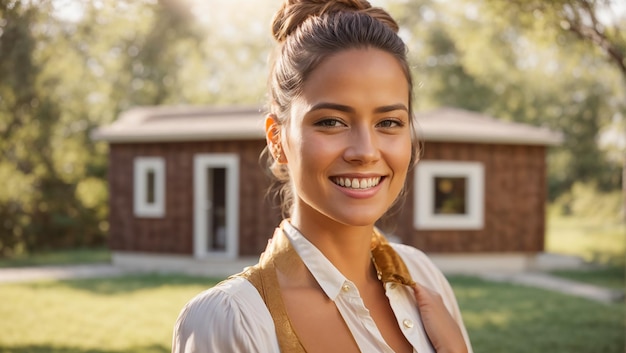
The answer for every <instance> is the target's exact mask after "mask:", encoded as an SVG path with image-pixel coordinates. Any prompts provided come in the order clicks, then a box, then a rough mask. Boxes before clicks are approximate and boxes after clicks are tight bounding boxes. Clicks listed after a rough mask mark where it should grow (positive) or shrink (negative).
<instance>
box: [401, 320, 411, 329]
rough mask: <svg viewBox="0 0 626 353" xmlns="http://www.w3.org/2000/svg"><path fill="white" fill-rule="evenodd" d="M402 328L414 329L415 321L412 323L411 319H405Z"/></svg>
mask: <svg viewBox="0 0 626 353" xmlns="http://www.w3.org/2000/svg"><path fill="white" fill-rule="evenodd" d="M402 326H404V328H412V327H413V321H411V320H409V319H404V320H402Z"/></svg>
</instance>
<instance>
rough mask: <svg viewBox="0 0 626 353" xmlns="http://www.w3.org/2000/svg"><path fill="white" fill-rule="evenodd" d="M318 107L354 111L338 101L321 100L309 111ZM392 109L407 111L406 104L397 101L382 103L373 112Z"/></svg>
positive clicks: (347, 111)
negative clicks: (395, 102)
mask: <svg viewBox="0 0 626 353" xmlns="http://www.w3.org/2000/svg"><path fill="white" fill-rule="evenodd" d="M320 109H331V110H338V111H341V112H346V113H354V112H355V109H354V108H352V107H350V106H348V105H343V104H338V103H330V102H321V103H317V104H315V105H313V106H312V107H311V109H309V112H312V111H315V110H320ZM394 110H404V111H407V112H408V111H409V108H407V107H406V105H404V104H402V103H398V104H391V105H384V106H382V107H377V108H376V109H374V113H388V112H392V111H394Z"/></svg>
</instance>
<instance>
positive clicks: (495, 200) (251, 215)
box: [109, 140, 546, 256]
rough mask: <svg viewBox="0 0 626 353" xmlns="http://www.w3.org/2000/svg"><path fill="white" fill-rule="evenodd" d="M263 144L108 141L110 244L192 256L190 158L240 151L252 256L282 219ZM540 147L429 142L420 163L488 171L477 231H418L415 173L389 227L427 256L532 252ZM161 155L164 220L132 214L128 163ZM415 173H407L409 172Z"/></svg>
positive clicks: (540, 195) (242, 227)
mask: <svg viewBox="0 0 626 353" xmlns="http://www.w3.org/2000/svg"><path fill="white" fill-rule="evenodd" d="M264 145H265V141H262V140H257V141H249V140H242V141H208V142H176V143H134V144H118V143H115V144H111V148H110V166H109V184H110V195H111V197H110V216H109V219H110V247H111V249H112V250H114V251H138V252H152V253H168V254H186V255H191V254H193V214H194V212H193V191H192V185H193V158H194V155H196V154H200V153H238V154H239V156H240V186H239V190H240V194H241V195H240V196H241V199H240V200H241V201H240V215H239V240H240V241H239V255H241V256H248V255H252V256H256V255H257V254H259V253H260V252H261V251H262V250H263V249H264V248H265V245H266V243H267V239H268V238H269V237H270V236H271V234H272V232H273V229H274V228H275V227H276V225H277V224H278V223H279V221H280V217H279V214H280V212H279V210H278V209H276V208H274V207H272V205H270V203H269V202H268V201H267V200H266V198H265V191H266V189H267V186H268V183H269V182H268V178H267V176H266V175H265V174H264V173H263V172H262V168H261V167H260V166H259V162H258V156H259V153H260V151H261V150H262V149H263V147H264ZM545 153H546V148H545V147H544V146H523V145H495V144H466V143H441V142H426V143H425V146H424V151H423V156H422V160H446V161H478V162H482V163H483V164H484V168H485V169H484V171H485V215H484V217H485V221H484V228H483V229H481V230H470V231H467V230H419V231H418V230H415V229H414V226H413V224H414V222H413V217H414V211H415V205H414V204H413V195H412V192H413V188H412V181H413V175H409V177H408V180H409V192H408V195H407V198H406V201H405V203H404V205H403V207H402V209H401V212H400V213H399V215H398V216H397V218H395V219H394V220H393V222H391V224H392V225H393V229H392V230H391V232H392V233H393V234H395V235H397V236H399V237H400V238H401V240H402V242H404V243H406V244H410V245H413V246H415V247H417V248H419V249H421V250H423V251H425V252H428V253H485V252H537V251H542V250H543V248H544V227H545V225H544V218H545V200H546V166H545ZM139 156H142V157H148V156H162V157H163V158H164V159H165V170H166V171H165V174H166V177H165V180H166V181H165V187H166V191H165V193H166V209H165V216H164V217H163V218H137V217H136V216H135V215H134V214H133V161H134V158H136V157H139ZM411 174H412V173H411Z"/></svg>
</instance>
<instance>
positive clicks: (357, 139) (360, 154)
mask: <svg viewBox="0 0 626 353" xmlns="http://www.w3.org/2000/svg"><path fill="white" fill-rule="evenodd" d="M349 139H350V140H349V141H348V147H347V148H346V150H345V152H344V159H345V160H346V161H348V162H351V163H360V164H367V163H372V162H374V161H377V160H378V159H379V158H380V149H379V146H378V141H377V138H376V134H375V132H374V131H372V130H371V129H370V128H369V127H355V128H354V129H353V130H352V131H351V133H350V134H349Z"/></svg>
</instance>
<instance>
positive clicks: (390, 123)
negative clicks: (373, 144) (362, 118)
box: [376, 119, 404, 127]
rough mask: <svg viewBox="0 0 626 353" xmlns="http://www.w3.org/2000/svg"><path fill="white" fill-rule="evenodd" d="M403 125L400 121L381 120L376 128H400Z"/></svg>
mask: <svg viewBox="0 0 626 353" xmlns="http://www.w3.org/2000/svg"><path fill="white" fill-rule="evenodd" d="M403 125H404V124H403V123H402V122H401V121H397V120H391V119H388V120H383V121H381V122H379V123H378V124H376V126H378V127H401V126H403Z"/></svg>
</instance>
